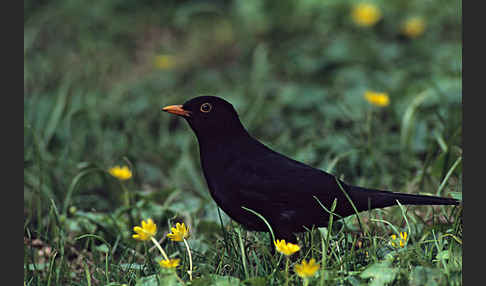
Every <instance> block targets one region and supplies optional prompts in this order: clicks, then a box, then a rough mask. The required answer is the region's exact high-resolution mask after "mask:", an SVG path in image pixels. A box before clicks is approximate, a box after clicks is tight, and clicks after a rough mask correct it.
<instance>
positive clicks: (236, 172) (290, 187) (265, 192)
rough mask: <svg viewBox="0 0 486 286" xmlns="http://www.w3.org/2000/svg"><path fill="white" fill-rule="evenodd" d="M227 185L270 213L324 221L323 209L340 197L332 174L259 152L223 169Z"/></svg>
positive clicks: (257, 208) (242, 198)
mask: <svg viewBox="0 0 486 286" xmlns="http://www.w3.org/2000/svg"><path fill="white" fill-rule="evenodd" d="M225 176H227V178H231V180H228V182H230V183H229V186H227V187H228V188H229V189H231V192H232V193H233V194H235V199H238V200H239V201H240V202H242V204H246V206H247V207H248V208H251V209H254V210H255V211H258V212H261V213H262V214H265V215H267V216H270V217H275V216H278V217H279V218H287V219H288V220H293V221H295V222H296V223H300V221H301V220H302V221H303V220H306V222H309V223H312V221H315V222H314V223H316V224H317V223H318V222H319V221H326V222H327V219H325V218H324V217H323V216H322V215H323V213H324V215H326V214H325V211H324V210H323V209H322V207H321V206H320V205H319V203H318V202H317V200H316V199H315V198H314V196H315V197H317V198H318V199H319V200H320V201H321V202H322V203H323V204H324V205H325V206H326V207H327V208H329V207H330V206H331V204H332V201H333V200H334V198H336V197H338V199H343V198H344V197H343V194H342V192H341V191H340V190H339V189H338V185H337V183H336V179H335V177H334V176H333V175H331V174H328V173H326V172H324V171H321V170H319V169H316V168H313V167H310V166H308V165H305V164H303V163H300V162H298V161H295V160H293V159H290V158H288V157H286V156H284V155H281V154H279V153H276V152H274V151H271V152H260V153H259V156H258V157H249V156H240V157H239V158H238V159H237V160H235V161H234V162H233V163H232V164H231V165H230V166H229V167H228V168H227V169H226V170H225Z"/></svg>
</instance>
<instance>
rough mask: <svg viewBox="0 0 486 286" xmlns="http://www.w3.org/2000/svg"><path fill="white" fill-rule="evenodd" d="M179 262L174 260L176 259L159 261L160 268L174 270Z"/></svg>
mask: <svg viewBox="0 0 486 286" xmlns="http://www.w3.org/2000/svg"><path fill="white" fill-rule="evenodd" d="M180 261H181V260H180V259H178V258H176V259H162V260H160V261H159V264H160V266H162V267H164V268H176V267H177V266H179V262H180Z"/></svg>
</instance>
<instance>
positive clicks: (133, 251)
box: [24, 0, 462, 285]
mask: <svg viewBox="0 0 486 286" xmlns="http://www.w3.org/2000/svg"><path fill="white" fill-rule="evenodd" d="M100 3H101V4H100ZM100 3H91V4H89V5H86V4H85V3H84V2H79V1H53V0H51V1H27V2H24V285H123V284H127V285H177V284H178V283H179V282H178V281H179V280H178V279H177V278H176V277H175V276H174V274H173V273H171V272H167V271H165V270H161V269H160V266H159V264H158V259H160V258H161V256H160V254H159V253H158V250H157V248H155V247H153V245H152V244H150V243H142V242H137V241H135V240H133V239H132V238H131V235H132V234H133V230H132V228H133V226H135V225H139V224H140V221H141V220H142V219H147V218H152V219H153V220H154V221H155V223H156V224H157V226H158V233H157V235H156V238H157V239H162V238H164V237H165V234H166V233H167V232H168V231H170V227H172V226H173V225H174V224H175V223H176V222H179V221H184V222H185V223H186V225H189V227H190V231H191V237H190V239H189V241H188V242H189V245H190V247H191V251H192V258H193V262H194V280H193V281H192V282H191V281H189V276H188V274H187V272H186V271H187V269H188V265H189V261H188V256H187V254H186V250H185V247H184V245H183V244H182V243H174V242H170V241H168V240H167V239H164V240H162V242H161V244H162V247H163V248H164V249H165V251H166V252H167V253H168V254H169V256H170V257H172V258H180V259H181V266H180V267H179V268H178V270H177V274H178V276H179V277H180V279H182V280H183V281H184V283H185V284H186V285H238V284H240V285H283V284H284V283H285V281H286V274H285V261H286V260H285V258H283V257H280V255H279V254H275V255H272V254H271V253H270V251H269V245H271V240H270V238H269V235H268V234H264V233H256V232H248V231H246V230H244V229H243V228H241V227H240V226H239V225H238V224H236V223H234V222H232V221H231V220H230V219H229V218H228V217H227V216H226V214H224V213H223V212H222V211H221V212H220V211H219V210H218V208H217V206H216V204H215V203H214V201H213V200H212V199H211V198H210V196H209V192H208V190H207V187H206V183H205V180H204V177H203V175H202V172H201V169H200V165H199V154H198V147H197V142H196V138H195V136H194V135H193V134H192V132H191V131H190V130H189V128H188V126H187V125H186V123H185V122H183V120H181V119H180V118H175V117H174V116H169V115H168V114H165V113H162V112H161V111H160V109H161V107H163V106H165V105H168V104H180V103H183V102H184V101H185V100H187V99H189V98H191V97H194V96H198V95H203V94H204V95H208V94H209V95H218V96H221V97H224V98H226V99H227V100H229V101H230V102H232V103H233V104H234V106H235V108H236V109H237V110H238V112H239V114H240V118H241V119H242V121H243V124H244V125H245V126H246V127H247V128H248V130H249V132H250V133H251V134H253V135H254V136H255V137H257V138H258V139H260V140H261V141H263V142H264V143H265V144H267V145H268V146H270V147H271V148H273V149H275V150H277V151H279V152H282V153H284V154H286V155H288V156H290V157H292V158H295V159H297V160H300V161H303V162H305V163H307V164H310V165H312V166H315V167H318V168H321V169H323V170H326V171H329V172H331V173H333V174H335V175H337V176H338V177H339V178H341V179H343V180H344V181H346V182H348V183H351V184H356V185H362V186H366V187H370V188H380V189H390V190H393V191H400V192H407V193H426V194H434V195H440V196H453V197H456V198H462V83H461V79H462V62H461V57H462V43H461V39H462V34H461V33H462V32H461V31H462V26H461V22H462V8H461V6H460V5H461V4H460V3H456V2H451V1H449V2H443V1H426V2H424V1H376V2H375V3H376V4H377V5H378V6H379V7H380V9H381V11H382V19H381V21H380V22H378V23H377V24H376V25H375V26H373V27H368V28H362V27H357V26H356V25H355V24H354V23H353V22H352V21H351V19H350V16H349V15H350V10H351V7H352V4H353V3H356V2H354V1H311V0H308V1H290V0H289V1H287V0H285V1H279V2H278V3H279V4H276V3H277V2H270V1H268V2H260V1H250V0H247V1H238V2H236V1H161V2H160V3H159V1H136V2H126V1H116V0H110V1H102V2H100ZM415 15H419V16H421V17H423V18H424V19H425V20H426V23H427V26H426V30H425V33H424V34H423V35H422V36H420V37H418V38H415V39H408V38H406V37H404V36H403V35H401V34H400V25H401V23H402V21H403V20H405V19H406V18H407V17H409V16H415ZM160 55H169V56H170V57H168V58H169V59H175V63H173V65H172V66H169V67H168V68H166V69H163V68H158V67H157V66H156V57H157V56H160ZM366 90H375V91H379V92H386V93H388V94H389V96H390V105H389V106H386V107H382V108H379V107H375V106H371V105H370V104H369V103H368V102H366V100H365V99H364V97H363V93H364V92H365V91H366ZM114 165H128V166H130V168H131V169H132V170H133V172H134V176H133V178H132V179H130V180H128V181H124V182H119V181H118V180H116V179H115V178H114V177H112V176H110V175H109V174H108V173H107V170H108V168H110V167H112V166H114ZM127 193H128V196H127V195H126V194H127ZM127 198H128V201H127ZM325 211H326V210H324V209H323V213H324V212H325ZM327 211H331V210H327ZM403 231H406V232H407V233H408V236H409V239H408V242H407V244H406V245H405V247H403V248H401V247H399V248H395V247H392V246H391V245H390V236H391V235H392V234H397V235H398V233H399V232H403ZM299 245H300V246H301V247H302V249H301V251H299V252H298V253H297V254H295V257H294V259H293V260H291V265H290V268H289V269H290V270H291V271H290V273H289V279H290V281H289V285H296V284H297V285H300V284H302V280H301V279H300V278H299V277H297V275H295V274H294V273H293V271H292V269H293V265H294V264H295V263H299V262H300V261H301V259H303V258H305V259H307V260H308V259H310V258H315V259H316V260H317V261H318V262H319V263H321V268H320V270H319V272H318V273H317V274H316V276H315V277H313V278H311V279H310V280H309V282H310V285H338V284H339V285H343V284H344V285H362V284H372V285H385V284H391V283H393V284H395V285H446V284H447V285H460V284H462V206H459V207H450V206H448V207H426V206H425V207H412V206H397V207H391V208H386V209H383V210H373V211H370V212H363V213H360V214H359V220H358V217H357V216H351V217H348V218H345V219H343V220H338V219H337V218H334V219H333V223H332V227H329V228H320V229H314V230H311V231H309V232H307V233H305V234H303V235H302V236H301V237H299Z"/></svg>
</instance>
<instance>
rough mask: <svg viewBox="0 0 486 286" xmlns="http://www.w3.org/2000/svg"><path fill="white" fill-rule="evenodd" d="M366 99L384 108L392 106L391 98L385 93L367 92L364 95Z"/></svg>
mask: <svg viewBox="0 0 486 286" xmlns="http://www.w3.org/2000/svg"><path fill="white" fill-rule="evenodd" d="M364 97H365V99H366V100H367V101H368V102H369V103H371V104H373V105H376V106H380V107H384V106H387V105H389V104H390V98H389V97H388V94H387V93H385V92H375V91H369V90H367V91H366V92H365V93H364Z"/></svg>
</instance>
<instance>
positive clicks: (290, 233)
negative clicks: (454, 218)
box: [162, 96, 459, 243]
mask: <svg viewBox="0 0 486 286" xmlns="http://www.w3.org/2000/svg"><path fill="white" fill-rule="evenodd" d="M162 110H163V111H166V112H169V113H172V114H177V115H179V116H182V117H183V118H184V119H185V120H186V121H187V122H188V123H189V126H190V127H191V128H192V130H193V131H194V133H195V134H196V137H197V140H198V142H199V153H200V158H201V165H202V169H203V172H204V176H205V178H206V182H207V184H208V187H209V191H210V193H211V196H212V197H213V199H214V200H215V201H216V203H217V204H218V206H219V207H220V208H221V209H222V210H223V211H224V212H225V213H226V214H228V215H229V216H230V217H231V218H232V219H233V220H235V221H237V222H238V223H240V224H242V225H243V226H245V227H246V228H247V229H249V230H255V231H268V227H267V226H266V224H265V223H264V222H263V221H262V219H261V218H259V217H258V216H256V215H255V214H253V213H251V212H249V211H248V210H245V209H244V208H243V207H246V208H248V209H251V210H253V211H255V212H257V213H259V214H260V215H262V216H263V217H264V218H265V219H266V220H267V221H268V222H269V224H270V226H271V227H272V229H273V231H274V234H275V237H276V239H285V240H286V241H290V242H294V243H295V242H296V237H295V234H296V233H299V232H303V231H305V230H306V228H307V229H310V228H312V226H315V227H322V226H327V224H328V220H329V213H328V212H327V211H325V210H324V209H323V208H322V206H321V205H320V204H319V202H318V201H317V200H316V199H315V198H317V199H318V200H319V201H320V202H321V203H322V204H323V205H324V206H325V207H326V208H327V209H328V210H330V209H331V205H332V203H333V201H334V199H337V206H336V208H335V211H334V213H336V214H338V215H339V216H340V217H346V216H349V215H352V214H355V210H354V209H353V207H352V205H351V203H350V202H349V199H350V200H352V202H353V204H354V206H355V207H356V209H357V211H358V212H360V211H365V210H369V209H374V208H383V207H388V206H392V205H396V204H397V202H396V201H397V200H398V201H399V202H400V203H401V204H408V205H457V204H458V203H459V202H458V201H457V200H455V199H451V198H441V197H435V196H424V195H412V194H404V193H393V192H389V191H380V190H373V189H366V188H362V187H358V186H352V185H348V184H346V183H344V182H342V181H340V180H338V179H337V178H336V177H334V176H333V175H331V174H328V173H326V172H324V171H321V170H319V169H316V168H313V167H310V166H308V165H306V164H303V163H301V162H298V161H295V160H293V159H291V158H288V157H286V156H285V155H282V154H280V153H277V152H275V151H273V150H271V149H270V148H268V147H267V146H265V145H264V144H262V143H261V142H259V141H258V140H256V139H255V138H253V137H252V136H251V135H250V134H249V133H248V132H247V131H246V129H245V127H244V126H243V125H242V123H241V122H240V119H239V118H238V114H237V113H236V110H235V109H234V108H233V106H232V105H231V104H230V103H229V102H227V101H225V100H224V99H221V98H219V97H214V96H200V97H196V98H193V99H191V100H189V101H187V102H185V103H184V104H183V105H171V106H166V107H164V108H163V109H162ZM338 181H339V184H340V185H341V187H340V186H339V184H338ZM343 190H344V191H345V192H346V194H347V196H346V194H345V193H344V192H343Z"/></svg>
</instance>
